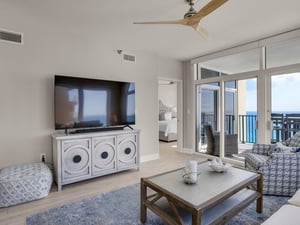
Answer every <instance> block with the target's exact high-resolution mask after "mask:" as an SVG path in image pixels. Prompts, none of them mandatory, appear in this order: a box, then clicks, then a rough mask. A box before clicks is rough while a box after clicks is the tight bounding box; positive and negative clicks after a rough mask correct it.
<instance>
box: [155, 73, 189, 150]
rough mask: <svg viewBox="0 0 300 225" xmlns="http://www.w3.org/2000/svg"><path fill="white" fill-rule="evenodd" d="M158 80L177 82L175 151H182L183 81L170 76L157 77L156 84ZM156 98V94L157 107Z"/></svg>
mask: <svg viewBox="0 0 300 225" xmlns="http://www.w3.org/2000/svg"><path fill="white" fill-rule="evenodd" d="M160 80H163V81H170V82H174V83H176V84H177V151H178V152H184V149H183V81H182V80H180V79H175V78H170V77H158V80H157V85H159V81H160ZM157 92H158V88H157ZM158 100H159V99H158V95H157V107H159V105H158V102H159V101H158ZM157 123H158V121H157ZM158 126H159V125H158ZM158 141H159V140H158Z"/></svg>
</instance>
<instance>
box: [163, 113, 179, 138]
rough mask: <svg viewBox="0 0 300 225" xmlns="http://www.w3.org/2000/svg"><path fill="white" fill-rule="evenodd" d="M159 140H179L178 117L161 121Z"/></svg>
mask: <svg viewBox="0 0 300 225" xmlns="http://www.w3.org/2000/svg"><path fill="white" fill-rule="evenodd" d="M159 140H160V141H167V142H170V141H177V118H172V119H171V120H160V121H159Z"/></svg>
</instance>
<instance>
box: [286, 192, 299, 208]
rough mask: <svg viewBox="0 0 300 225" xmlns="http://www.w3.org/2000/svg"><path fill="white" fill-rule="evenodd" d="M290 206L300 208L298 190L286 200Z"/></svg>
mask: <svg viewBox="0 0 300 225" xmlns="http://www.w3.org/2000/svg"><path fill="white" fill-rule="evenodd" d="M288 202H289V203H290V204H292V205H296V206H300V189H299V190H298V191H297V192H296V193H295V194H294V195H293V197H292V198H290V199H289V200H288Z"/></svg>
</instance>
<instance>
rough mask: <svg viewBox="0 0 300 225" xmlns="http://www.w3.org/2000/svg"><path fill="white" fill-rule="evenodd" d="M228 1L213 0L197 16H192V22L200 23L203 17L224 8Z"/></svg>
mask: <svg viewBox="0 0 300 225" xmlns="http://www.w3.org/2000/svg"><path fill="white" fill-rule="evenodd" d="M227 1H228V0H211V1H210V2H209V3H207V4H206V5H205V6H204V7H203V8H201V9H200V10H199V12H197V13H196V14H195V15H193V16H191V17H190V19H191V20H197V21H200V20H201V19H202V18H203V17H205V16H207V15H208V14H210V13H211V12H213V11H215V10H216V9H217V8H219V7H220V6H222V5H223V4H224V3H226V2H227Z"/></svg>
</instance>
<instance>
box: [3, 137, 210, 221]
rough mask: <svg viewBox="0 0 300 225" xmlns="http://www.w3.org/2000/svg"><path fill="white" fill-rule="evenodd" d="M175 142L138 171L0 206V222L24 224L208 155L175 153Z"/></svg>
mask: <svg viewBox="0 0 300 225" xmlns="http://www.w3.org/2000/svg"><path fill="white" fill-rule="evenodd" d="M174 145H176V142H171V143H165V142H161V143H160V159H158V160H152V161H149V162H145V163H141V165H140V170H139V171H136V170H129V171H125V172H121V173H117V174H112V175H107V176H104V177H99V178H95V179H91V180H88V181H83V182H78V183H75V184H70V185H66V186H63V189H62V191H61V192H57V191H56V187H55V186H54V187H53V188H52V190H51V192H50V193H49V195H48V196H47V197H46V198H43V199H40V200H36V201H32V202H28V203H24V204H20V205H17V206H12V207H8V208H0V224H1V225H21V224H22V225H24V224H25V218H26V216H28V215H32V214H35V213H38V212H42V211H45V210H47V209H49V208H54V207H57V206H60V205H63V204H66V203H69V202H73V201H77V200H81V199H84V198H87V197H90V196H94V195H97V194H100V193H104V192H109V191H111V190H114V189H118V188H121V187H124V186H128V185H131V184H135V183H138V182H139V181H140V178H141V177H147V176H151V175H155V174H158V173H161V172H165V171H168V170H172V169H175V168H179V167H183V166H184V164H185V161H186V159H188V158H191V157H192V158H195V159H197V160H198V161H202V160H205V158H203V157H201V156H199V155H190V154H183V153H178V152H176V148H174V147H172V146H174Z"/></svg>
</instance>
